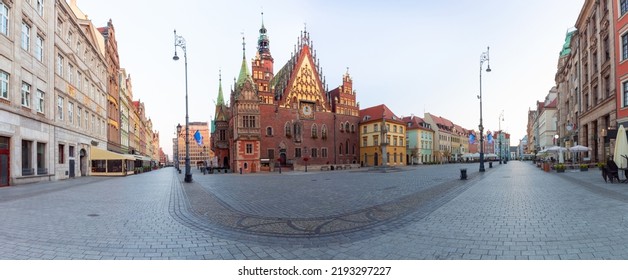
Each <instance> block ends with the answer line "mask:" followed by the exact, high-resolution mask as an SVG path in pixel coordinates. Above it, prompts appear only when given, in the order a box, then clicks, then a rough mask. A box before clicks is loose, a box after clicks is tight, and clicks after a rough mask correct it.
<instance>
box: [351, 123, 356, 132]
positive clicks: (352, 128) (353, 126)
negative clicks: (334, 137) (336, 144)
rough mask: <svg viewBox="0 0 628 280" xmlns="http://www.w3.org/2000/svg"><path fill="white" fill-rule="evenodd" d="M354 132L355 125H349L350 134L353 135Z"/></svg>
mask: <svg viewBox="0 0 628 280" xmlns="http://www.w3.org/2000/svg"><path fill="white" fill-rule="evenodd" d="M354 132H355V125H353V124H352V125H351V133H354Z"/></svg>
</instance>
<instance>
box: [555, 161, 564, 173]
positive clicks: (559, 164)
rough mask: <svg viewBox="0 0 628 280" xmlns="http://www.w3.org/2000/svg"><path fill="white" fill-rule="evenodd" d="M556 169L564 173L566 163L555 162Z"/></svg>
mask: <svg viewBox="0 0 628 280" xmlns="http://www.w3.org/2000/svg"><path fill="white" fill-rule="evenodd" d="M554 169H556V172H558V173H563V172H565V165H564V164H562V163H558V164H555V165H554Z"/></svg>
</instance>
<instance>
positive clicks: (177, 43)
mask: <svg viewBox="0 0 628 280" xmlns="http://www.w3.org/2000/svg"><path fill="white" fill-rule="evenodd" d="M177 47H180V48H181V49H182V50H183V58H184V60H185V179H184V181H185V182H186V183H190V182H192V173H190V121H189V116H188V53H187V51H186V47H185V38H183V37H182V36H177V30H175V31H174V56H173V57H172V59H173V60H174V61H177V60H179V56H178V55H177Z"/></svg>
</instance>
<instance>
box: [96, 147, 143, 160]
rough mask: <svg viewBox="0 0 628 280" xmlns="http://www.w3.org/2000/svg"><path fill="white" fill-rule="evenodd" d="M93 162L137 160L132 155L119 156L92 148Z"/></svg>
mask: <svg viewBox="0 0 628 280" xmlns="http://www.w3.org/2000/svg"><path fill="white" fill-rule="evenodd" d="M91 154H92V156H91V158H92V160H109V159H127V160H135V158H134V157H133V156H132V155H126V154H118V153H114V152H110V151H107V150H103V149H98V148H92V150H91Z"/></svg>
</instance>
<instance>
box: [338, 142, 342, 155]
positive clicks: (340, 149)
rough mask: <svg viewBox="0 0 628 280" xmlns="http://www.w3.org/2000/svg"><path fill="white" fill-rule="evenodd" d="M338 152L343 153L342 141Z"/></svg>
mask: <svg viewBox="0 0 628 280" xmlns="http://www.w3.org/2000/svg"><path fill="white" fill-rule="evenodd" d="M338 153H339V154H341V155H342V143H340V147H339V148H338Z"/></svg>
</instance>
